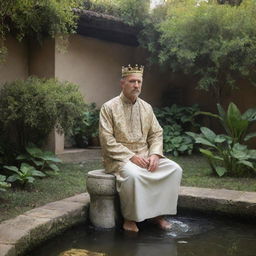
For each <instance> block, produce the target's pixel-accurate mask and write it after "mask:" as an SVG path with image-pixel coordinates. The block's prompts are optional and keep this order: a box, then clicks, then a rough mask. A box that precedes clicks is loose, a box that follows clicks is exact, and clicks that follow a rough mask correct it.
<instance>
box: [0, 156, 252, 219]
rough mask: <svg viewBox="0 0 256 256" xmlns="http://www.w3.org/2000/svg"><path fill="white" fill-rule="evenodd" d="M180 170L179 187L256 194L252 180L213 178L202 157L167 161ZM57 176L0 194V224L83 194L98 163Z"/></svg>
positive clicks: (73, 166) (66, 167) (69, 167)
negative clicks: (22, 188) (223, 189)
mask: <svg viewBox="0 0 256 256" xmlns="http://www.w3.org/2000/svg"><path fill="white" fill-rule="evenodd" d="M170 159H171V160H174V161H176V162H177V163H179V164H180V165H181V167H182V168H183V170H184V171H183V177H182V186H196V187H205V188H225V189H235V190H244V191H254V192H256V184H255V179H253V178H239V179H237V178H232V177H223V178H222V179H220V178H218V177H216V176H214V175H213V174H212V171H211V169H210V167H209V165H208V163H207V161H206V160H205V159H204V158H203V157H202V156H196V155H192V156H179V157H172V156H171V157H170ZM59 168H60V175H58V176H54V177H51V178H49V177H46V178H43V179H37V180H35V182H34V185H30V186H29V188H28V189H27V190H21V189H19V188H15V189H8V190H7V191H6V192H1V194H0V212H1V215H0V221H3V220H5V219H8V218H11V217H14V216H16V215H19V214H21V213H23V212H25V211H27V210H29V209H32V208H35V207H39V206H40V205H44V204H46V203H48V202H51V201H56V200H60V199H63V198H66V197H68V196H72V195H75V194H77V193H83V192H85V191H86V175H87V172H88V171H90V170H94V169H99V168H102V163H101V161H87V162H84V163H68V164H60V165H59Z"/></svg>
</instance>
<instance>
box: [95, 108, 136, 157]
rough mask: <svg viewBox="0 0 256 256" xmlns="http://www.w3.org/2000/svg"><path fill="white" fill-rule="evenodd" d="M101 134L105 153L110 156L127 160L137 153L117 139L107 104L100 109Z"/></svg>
mask: <svg viewBox="0 0 256 256" xmlns="http://www.w3.org/2000/svg"><path fill="white" fill-rule="evenodd" d="M99 136H100V142H101V146H102V150H103V153H104V155H106V156H107V157H108V158H111V159H113V160H116V161H122V162H125V161H128V160H129V159H130V158H131V157H132V156H134V155H135V153H133V152H132V151H131V150H129V149H128V148H127V147H125V146H124V145H122V144H121V143H118V142H117V141H116V139H115V137H114V128H113V119H112V115H111V110H110V109H109V108H108V107H107V106H105V105H103V106H102V108H101V111H100V120H99Z"/></svg>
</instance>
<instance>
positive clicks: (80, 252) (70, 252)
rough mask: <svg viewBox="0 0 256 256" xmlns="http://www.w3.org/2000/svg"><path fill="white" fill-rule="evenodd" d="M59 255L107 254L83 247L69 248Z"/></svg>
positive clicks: (98, 255) (95, 255)
mask: <svg viewBox="0 0 256 256" xmlns="http://www.w3.org/2000/svg"><path fill="white" fill-rule="evenodd" d="M59 256H107V254H105V253H100V252H91V251H87V250H84V249H70V250H68V251H65V252H62V253H61V254H59Z"/></svg>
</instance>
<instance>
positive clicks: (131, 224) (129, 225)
mask: <svg viewBox="0 0 256 256" xmlns="http://www.w3.org/2000/svg"><path fill="white" fill-rule="evenodd" d="M123 229H124V230H126V231H132V232H139V229H138V227H137V224H136V222H135V221H131V220H124V224H123Z"/></svg>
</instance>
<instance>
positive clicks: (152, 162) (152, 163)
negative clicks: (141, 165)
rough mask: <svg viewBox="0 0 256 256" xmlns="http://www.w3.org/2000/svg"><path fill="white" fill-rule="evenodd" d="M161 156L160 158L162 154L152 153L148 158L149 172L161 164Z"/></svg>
mask: <svg viewBox="0 0 256 256" xmlns="http://www.w3.org/2000/svg"><path fill="white" fill-rule="evenodd" d="M159 158H160V156H158V155H151V156H150V157H149V158H148V161H149V166H148V168H147V169H148V171H149V172H154V171H155V170H156V169H157V167H158V164H159Z"/></svg>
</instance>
